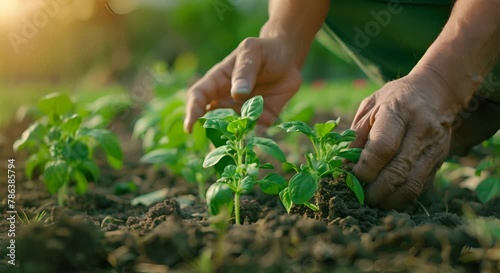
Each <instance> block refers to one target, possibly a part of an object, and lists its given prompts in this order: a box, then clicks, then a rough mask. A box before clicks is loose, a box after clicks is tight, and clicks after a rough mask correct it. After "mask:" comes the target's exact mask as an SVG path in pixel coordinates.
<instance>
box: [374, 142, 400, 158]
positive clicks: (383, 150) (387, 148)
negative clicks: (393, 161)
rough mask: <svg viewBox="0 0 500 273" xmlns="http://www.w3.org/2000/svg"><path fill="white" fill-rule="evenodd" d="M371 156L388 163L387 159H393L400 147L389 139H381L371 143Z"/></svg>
mask: <svg viewBox="0 0 500 273" xmlns="http://www.w3.org/2000/svg"><path fill="white" fill-rule="evenodd" d="M370 144H371V151H370V152H371V154H372V155H373V156H374V157H375V160H378V161H384V162H385V161H386V160H385V159H387V158H391V157H393V156H394V155H395V154H396V153H397V152H398V147H397V146H396V145H394V143H392V141H390V140H389V139H381V140H379V141H376V142H371V143H370Z"/></svg>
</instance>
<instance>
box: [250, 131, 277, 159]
mask: <svg viewBox="0 0 500 273" xmlns="http://www.w3.org/2000/svg"><path fill="white" fill-rule="evenodd" d="M249 143H250V144H252V145H255V146H257V147H259V148H260V149H261V150H262V151H264V152H265V153H267V154H268V155H270V156H272V157H274V158H276V159H277V160H279V161H280V162H286V158H285V153H283V151H282V150H281V148H280V147H279V146H278V144H276V142H274V140H272V139H269V138H263V137H253V138H251V139H250V140H249Z"/></svg>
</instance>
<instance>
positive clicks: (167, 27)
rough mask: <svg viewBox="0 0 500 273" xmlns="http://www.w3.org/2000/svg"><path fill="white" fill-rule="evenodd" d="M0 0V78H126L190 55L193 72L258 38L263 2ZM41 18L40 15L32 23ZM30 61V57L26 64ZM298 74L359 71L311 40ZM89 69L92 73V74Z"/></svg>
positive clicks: (264, 13)
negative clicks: (194, 63) (155, 63)
mask: <svg viewBox="0 0 500 273" xmlns="http://www.w3.org/2000/svg"><path fill="white" fill-rule="evenodd" d="M107 2H108V4H106V0H85V1H83V0H65V1H62V0H33V1H31V2H30V3H29V4H26V5H25V4H23V5H21V4H20V2H19V1H18V0H2V4H1V6H0V7H1V8H2V11H0V15H2V14H3V15H6V14H9V15H10V16H3V18H2V19H1V21H2V23H3V24H2V25H1V26H0V34H1V35H5V37H7V39H5V40H3V41H1V42H0V49H1V50H0V58H1V59H2V60H4V61H3V62H2V63H1V64H0V78H3V79H8V80H10V81H19V80H22V81H29V80H50V81H54V80H56V81H60V80H61V79H76V80H81V79H82V78H84V77H85V75H93V76H94V77H97V78H99V80H100V81H104V82H106V81H109V80H112V79H113V77H115V76H122V79H127V78H128V76H130V75H131V74H132V75H133V73H135V72H136V71H137V69H138V68H141V67H142V66H144V65H147V64H148V62H149V61H151V60H153V59H161V60H163V61H166V62H167V63H169V64H172V63H173V62H174V60H175V59H177V57H178V56H179V55H180V54H182V53H185V52H191V53H192V54H193V55H192V56H195V58H196V59H197V63H198V69H197V71H198V72H199V73H203V72H205V71H207V70H208V69H209V68H210V67H211V66H213V65H214V64H215V63H217V62H219V61H220V60H222V59H223V58H224V57H225V56H226V55H228V54H229V53H230V52H231V51H232V50H233V49H234V48H236V47H237V45H238V44H239V42H240V41H242V40H243V39H245V38H246V37H249V36H258V34H259V30H260V27H261V26H262V25H263V24H264V22H265V21H266V20H267V1H264V0H255V1H226V0H224V1H223V0H214V1H206V0H182V1H181V0H170V1H158V0H151V1H135V0H122V1H113V0H107ZM40 18H42V19H43V18H45V20H40ZM34 60H36V61H34ZM309 60H310V61H309V62H308V63H307V64H306V66H305V69H304V74H305V75H306V79H309V78H319V77H328V76H338V75H341V76H345V75H352V74H355V75H359V70H358V69H357V68H353V67H352V66H346V65H345V64H343V63H342V62H341V61H340V60H339V59H338V58H336V57H334V56H332V54H331V53H329V52H328V51H327V50H326V49H324V48H323V47H322V46H320V45H319V44H317V43H315V44H314V45H313V46H312V49H311V54H310V56H309ZM95 74H99V75H98V76H97V75H95Z"/></svg>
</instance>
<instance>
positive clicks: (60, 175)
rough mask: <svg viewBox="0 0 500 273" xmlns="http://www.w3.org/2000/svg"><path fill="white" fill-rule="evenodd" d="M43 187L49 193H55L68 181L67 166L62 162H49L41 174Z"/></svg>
mask: <svg viewBox="0 0 500 273" xmlns="http://www.w3.org/2000/svg"><path fill="white" fill-rule="evenodd" d="M43 178H44V180H45V185H46V186H47V189H48V190H49V192H50V193H52V194H54V193H56V192H57V191H58V190H59V188H61V187H62V186H63V185H64V184H65V183H68V180H69V165H68V164H67V163H66V162H65V161H63V160H56V161H49V162H47V163H46V164H45V169H44V172H43Z"/></svg>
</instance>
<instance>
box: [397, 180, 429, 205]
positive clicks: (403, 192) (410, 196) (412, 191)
mask: <svg viewBox="0 0 500 273" xmlns="http://www.w3.org/2000/svg"><path fill="white" fill-rule="evenodd" d="M423 187H424V185H423V184H422V182H421V181H420V180H417V179H409V180H408V182H406V183H405V184H404V185H403V186H402V187H401V188H400V192H399V194H400V197H401V198H403V199H405V200H407V201H409V202H411V201H413V200H415V199H416V198H417V197H418V196H419V195H420V193H421V192H422V189H423Z"/></svg>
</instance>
